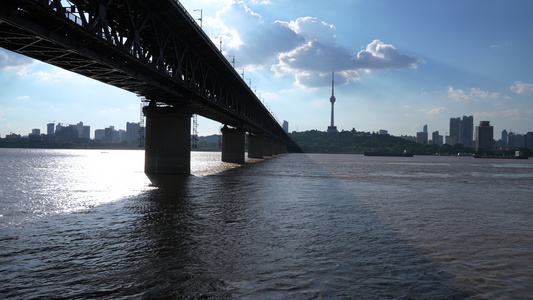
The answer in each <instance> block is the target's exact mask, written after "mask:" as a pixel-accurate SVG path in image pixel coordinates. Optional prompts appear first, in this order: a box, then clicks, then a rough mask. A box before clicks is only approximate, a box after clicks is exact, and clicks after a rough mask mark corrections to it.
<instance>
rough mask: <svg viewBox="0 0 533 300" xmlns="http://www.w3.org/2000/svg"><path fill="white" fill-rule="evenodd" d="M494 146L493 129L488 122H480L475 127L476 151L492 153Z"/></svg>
mask: <svg viewBox="0 0 533 300" xmlns="http://www.w3.org/2000/svg"><path fill="white" fill-rule="evenodd" d="M493 146H494V128H493V127H492V126H491V125H490V121H481V122H479V126H476V151H480V150H484V151H492V149H493Z"/></svg>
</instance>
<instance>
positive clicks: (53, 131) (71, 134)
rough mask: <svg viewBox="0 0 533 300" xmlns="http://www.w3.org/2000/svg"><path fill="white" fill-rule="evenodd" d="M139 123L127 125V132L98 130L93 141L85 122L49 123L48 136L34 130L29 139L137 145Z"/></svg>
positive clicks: (139, 134)
mask: <svg viewBox="0 0 533 300" xmlns="http://www.w3.org/2000/svg"><path fill="white" fill-rule="evenodd" d="M143 130H144V128H142V129H141V126H140V124H139V123H130V122H127V123H126V130H123V129H119V130H115V127H114V126H109V127H108V128H105V129H96V130H95V131H94V139H91V137H90V133H91V127H90V126H86V125H84V124H83V122H79V123H78V124H69V125H65V124H62V123H57V124H56V123H48V124H46V134H44V133H43V134H41V130H40V129H38V128H35V129H32V132H31V133H29V134H28V136H27V137H28V139H29V140H33V141H42V142H46V143H74V144H81V143H91V142H98V143H127V144H137V143H139V138H140V136H141V133H142V131H143ZM6 138H7V139H16V138H22V136H20V135H17V134H10V135H6Z"/></svg>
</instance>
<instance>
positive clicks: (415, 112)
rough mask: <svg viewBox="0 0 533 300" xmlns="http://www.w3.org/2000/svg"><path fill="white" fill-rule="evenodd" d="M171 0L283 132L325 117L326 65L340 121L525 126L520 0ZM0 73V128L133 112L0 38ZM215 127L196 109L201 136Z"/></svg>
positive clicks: (363, 125)
mask: <svg viewBox="0 0 533 300" xmlns="http://www.w3.org/2000/svg"><path fill="white" fill-rule="evenodd" d="M181 3H182V4H183V5H184V6H185V8H186V9H187V10H188V11H189V13H190V14H191V15H192V16H193V17H194V18H199V17H200V13H199V12H195V10H197V9H202V17H203V20H202V26H203V29H204V31H205V32H206V34H207V35H208V36H210V37H212V39H213V42H214V44H215V45H217V46H218V45H219V44H220V42H222V47H223V53H224V55H225V56H226V57H228V59H231V58H229V57H230V56H234V57H235V66H236V69H237V70H238V73H239V74H241V73H244V79H245V81H246V82H247V83H248V82H250V83H251V85H252V87H253V88H252V89H253V90H257V94H258V96H259V97H260V98H261V99H263V100H264V102H265V103H266V105H267V106H268V107H269V108H270V109H271V110H272V111H273V113H274V115H275V116H276V117H277V118H278V120H279V121H280V122H282V121H283V120H287V121H288V122H289V124H290V131H295V130H298V131H305V130H313V129H318V130H325V128H327V126H328V124H329V123H330V111H329V110H330V109H329V108H330V106H331V103H330V101H329V100H330V96H331V92H330V87H329V85H330V84H331V78H330V76H331V70H332V69H335V73H336V74H335V75H336V78H335V79H336V80H335V81H336V85H337V86H336V87H335V93H336V96H337V98H338V99H339V101H337V102H336V103H335V107H336V110H337V112H336V114H335V125H336V126H337V127H338V129H339V131H340V130H351V129H352V128H355V129H356V130H358V131H370V132H372V131H378V130H380V129H386V130H388V132H389V133H390V134H392V135H396V136H400V135H411V136H413V135H416V133H417V132H419V131H421V130H422V126H423V125H424V124H428V127H429V128H430V130H429V131H430V132H433V131H439V132H440V133H441V134H442V135H448V134H449V119H450V118H451V117H457V116H463V115H468V116H470V115H472V116H473V117H474V119H475V123H476V124H477V123H479V121H485V120H486V121H490V122H491V125H492V126H494V134H495V136H494V139H498V134H499V132H501V131H502V130H503V129H506V130H508V131H512V132H516V133H524V134H525V133H527V132H529V131H533V121H532V120H533V101H532V98H533V78H532V75H531V74H530V73H531V72H530V70H531V68H532V67H533V60H531V59H530V58H529V56H530V53H532V51H531V50H533V41H531V40H530V39H527V38H525V37H526V36H528V32H529V31H530V30H531V29H532V28H533V21H532V20H530V18H529V17H528V13H527V12H529V11H531V9H532V8H533V3H530V2H529V1H512V2H508V1H491V2H490V3H486V2H485V1H469V2H467V3H463V2H462V1H446V2H442V3H432V2H428V1H403V2H401V3H398V2H397V1H372V2H357V1H331V2H327V3H323V1H308V2H306V3H305V4H299V3H293V2H289V1H286V0H280V1H275V0H270V1H241V2H235V1H207V0H203V1H191V0H186V1H185V0H184V1H181ZM414 7H416V10H413V9H412V8H414ZM215 37H216V38H215ZM0 82H1V83H2V86H3V87H4V88H3V89H2V91H1V92H0V136H5V135H6V134H9V133H11V132H13V133H19V134H27V133H29V132H31V130H32V129H33V128H39V126H42V125H40V124H47V123H50V122H52V121H61V122H64V123H67V124H69V123H70V124H73V123H76V122H78V121H79V120H82V119H83V120H87V123H90V124H92V125H93V126H94V127H95V128H105V127H109V126H110V125H111V124H123V123H126V122H130V121H132V120H136V119H138V118H139V113H140V100H139V98H138V97H137V96H136V95H134V94H131V93H129V92H126V91H121V90H119V89H116V88H114V87H110V86H107V85H104V84H101V83H98V82H95V81H93V80H90V79H87V78H84V77H81V76H79V75H76V74H72V73H69V72H66V71H63V70H61V69H58V68H55V67H52V66H49V65H47V64H44V63H40V62H36V61H34V60H32V59H29V58H26V57H22V56H20V55H16V54H13V53H11V52H8V51H6V50H3V49H1V50H0ZM221 126H222V124H218V123H215V122H212V121H209V120H206V119H204V118H199V127H198V130H199V135H201V136H207V135H210V134H217V133H218V132H219V128H220V127H221ZM41 130H42V128H41ZM93 134H94V132H91V136H93Z"/></svg>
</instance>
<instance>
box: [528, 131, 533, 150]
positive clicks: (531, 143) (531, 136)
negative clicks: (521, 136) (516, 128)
mask: <svg viewBox="0 0 533 300" xmlns="http://www.w3.org/2000/svg"><path fill="white" fill-rule="evenodd" d="M526 147H528V148H533V132H531V131H530V132H528V133H526Z"/></svg>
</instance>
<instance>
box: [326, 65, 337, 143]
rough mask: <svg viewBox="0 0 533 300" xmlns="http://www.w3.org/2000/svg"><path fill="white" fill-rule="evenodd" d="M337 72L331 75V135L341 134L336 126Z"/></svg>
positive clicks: (329, 129)
mask: <svg viewBox="0 0 533 300" xmlns="http://www.w3.org/2000/svg"><path fill="white" fill-rule="evenodd" d="M335 101H336V99H335V72H332V73H331V97H330V98H329V102H331V126H328V132H330V133H336V132H339V131H338V130H337V126H335V118H334V109H333V107H334V104H335Z"/></svg>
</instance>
